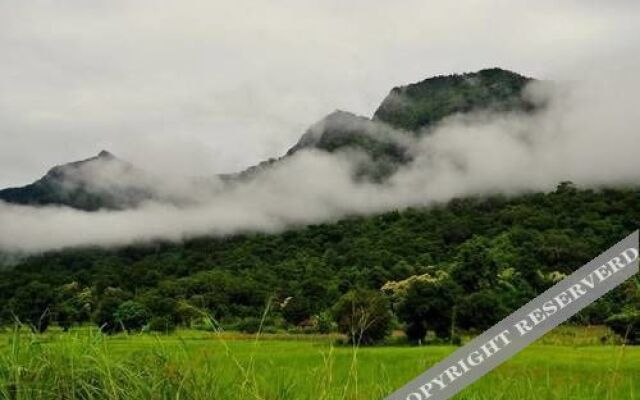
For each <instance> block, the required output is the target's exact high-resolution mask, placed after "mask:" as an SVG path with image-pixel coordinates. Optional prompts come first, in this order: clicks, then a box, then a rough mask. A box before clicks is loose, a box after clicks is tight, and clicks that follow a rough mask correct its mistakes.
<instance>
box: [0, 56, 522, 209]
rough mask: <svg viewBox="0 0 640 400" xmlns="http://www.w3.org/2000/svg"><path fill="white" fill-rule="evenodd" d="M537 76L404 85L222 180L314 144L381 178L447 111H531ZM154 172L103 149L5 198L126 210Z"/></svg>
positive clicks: (486, 73)
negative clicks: (526, 93)
mask: <svg viewBox="0 0 640 400" xmlns="http://www.w3.org/2000/svg"><path fill="white" fill-rule="evenodd" d="M531 81H532V79H531V78H527V77H524V76H522V75H519V74H516V73H514V72H510V71H506V70H502V69H499V68H493V69H485V70H481V71H478V72H474V73H466V74H462V75H449V76H437V77H433V78H429V79H426V80H423V81H421V82H417V83H413V84H410V85H407V86H400V87H396V88H393V89H392V90H391V92H390V93H389V95H387V96H386V98H385V99H384V100H383V101H382V103H381V104H380V106H379V107H378V109H377V110H376V111H375V113H374V115H373V118H367V117H363V116H358V115H355V114H352V113H349V112H346V111H340V110H337V111H334V112H333V113H331V114H329V115H327V116H326V117H325V118H323V119H322V120H320V121H318V122H316V123H315V124H313V125H312V126H311V127H309V129H307V131H306V132H305V133H304V134H303V135H302V136H301V138H300V139H299V140H298V142H297V143H296V144H295V145H294V146H293V147H291V148H290V149H289V151H287V153H286V154H285V155H283V156H282V157H280V158H272V159H269V160H267V161H263V162H261V163H260V164H258V165H256V166H253V167H250V168H248V169H246V170H244V171H241V172H239V173H235V174H226V175H220V176H219V178H222V180H223V181H225V182H237V181H242V180H246V179H251V178H252V177H253V176H255V175H256V174H257V173H259V172H260V171H263V170H265V169H267V168H269V167H271V166H272V165H273V164H274V163H277V162H278V161H280V160H281V159H283V158H286V157H290V156H292V155H294V154H296V153H298V152H300V151H306V150H309V149H315V150H319V151H325V152H330V153H335V152H343V151H354V150H357V151H360V152H363V153H365V154H367V155H368V159H364V160H363V161H360V162H359V164H358V165H357V167H356V171H355V178H356V179H367V180H371V181H374V182H381V181H383V180H385V179H386V178H387V177H389V176H391V175H392V174H393V173H394V172H395V171H396V170H397V169H398V167H399V166H401V165H403V164H406V163H409V162H411V160H412V158H411V154H410V151H409V148H410V146H411V143H412V142H413V141H414V140H415V138H417V137H419V136H421V135H423V134H425V132H428V129H429V128H430V127H433V126H434V125H436V124H437V123H438V122H440V121H442V120H443V119H445V118H446V117H449V116H452V115H454V114H456V113H466V112H473V111H481V110H490V111H498V112H505V111H512V110H530V109H531V108H532V105H530V104H529V103H527V102H526V100H525V99H523V97H522V91H523V89H524V87H525V86H526V85H527V84H528V83H529V82H531ZM148 178H149V177H148V176H145V172H143V171H141V170H138V169H136V168H135V167H133V166H132V165H131V164H129V163H127V162H125V161H123V160H120V159H118V158H117V157H115V156H114V155H113V154H111V153H109V152H107V151H102V152H100V154H98V155H97V156H95V157H92V158H89V159H86V160H82V161H77V162H73V163H69V164H65V165H61V166H57V167H54V168H52V169H51V170H50V171H49V172H48V173H47V174H46V175H45V176H44V177H43V178H41V179H39V180H38V181H36V182H34V183H32V184H30V185H26V186H23V187H18V188H10V189H5V190H0V200H4V201H5V202H9V203H15V204H28V205H64V206H69V207H73V208H77V209H81V210H86V211H95V210H99V209H125V208H131V207H135V206H137V205H138V204H140V203H141V202H143V201H145V200H149V199H151V198H153V197H154V193H155V192H157V189H158V188H157V187H153V186H154V185H156V184H157V183H158V179H155V180H152V179H148ZM152 182H156V183H152ZM164 200H167V201H182V199H177V200H176V199H164Z"/></svg>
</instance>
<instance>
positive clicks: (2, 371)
mask: <svg viewBox="0 0 640 400" xmlns="http://www.w3.org/2000/svg"><path fill="white" fill-rule="evenodd" d="M337 342H338V338H337V337H336V336H331V335H291V334H271V335H267V334H264V335H261V336H251V335H246V334H237V333H229V332H225V333H215V332H202V331H178V332H176V333H174V334H170V335H151V334H135V335H126V334H120V335H114V336H106V335H102V334H100V333H99V332H97V331H96V330H95V329H93V328H78V329H76V330H73V331H71V332H67V333H63V332H61V331H56V330H52V331H51V332H49V333H47V334H44V335H32V334H30V333H28V332H25V331H21V332H15V331H13V332H12V331H5V332H3V333H0V398H2V399H113V400H115V399H262V400H275V399H283V400H284V399H309V400H310V399H315V400H329V399H348V400H356V399H358V400H360V399H362V400H364V399H381V398H384V396H385V395H386V394H389V393H390V392H392V391H393V389H395V388H398V387H400V386H402V385H403V384H404V383H406V382H407V381H409V380H410V379H411V378H413V377H415V376H416V375H418V374H419V373H420V372H422V371H424V370H425V369H427V368H428V367H429V366H431V365H432V364H434V363H435V362H437V361H438V360H440V359H442V358H443V357H444V356H446V355H447V354H448V353H450V352H452V351H454V350H455V348H456V347H454V346H446V345H433V346H422V347H411V346H406V345H401V344H396V345H393V344H388V345H384V346H376V347H361V348H354V347H350V346H346V345H339V344H336V343H337ZM456 398H457V399H468V400H471V399H473V400H476V399H518V400H528V399H532V400H533V399H536V400H539V399H581V400H585V399H587V400H588V399H593V400H617V399H625V400H626V399H638V398H640V347H632V346H621V345H617V344H614V339H613V337H612V336H610V335H609V333H608V332H607V331H606V330H605V329H604V328H591V329H589V328H572V327H560V328H559V329H557V330H556V331H554V332H552V333H551V334H549V335H547V336H546V337H544V338H542V339H541V340H540V341H539V342H537V343H536V344H534V345H532V346H530V347H529V348H527V349H526V350H524V351H523V352H522V353H520V354H518V355H517V356H516V357H514V358H513V359H511V360H509V361H508V362H507V363H505V364H503V365H502V366H501V367H499V368H498V369H496V370H495V371H493V372H491V373H489V374H488V375H487V376H485V377H484V378H483V379H481V380H480V381H478V382H476V383H475V384H474V385H472V386H470V387H469V388H467V389H466V390H465V391H463V392H462V393H461V394H460V395H458V396H457V397H456Z"/></svg>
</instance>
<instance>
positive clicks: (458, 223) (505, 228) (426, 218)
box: [0, 184, 640, 336]
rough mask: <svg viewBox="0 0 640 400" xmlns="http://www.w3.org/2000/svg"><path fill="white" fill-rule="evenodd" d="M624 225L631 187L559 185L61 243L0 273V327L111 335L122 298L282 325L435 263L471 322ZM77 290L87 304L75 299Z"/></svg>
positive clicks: (175, 315)
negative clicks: (224, 232) (260, 230)
mask: <svg viewBox="0 0 640 400" xmlns="http://www.w3.org/2000/svg"><path fill="white" fill-rule="evenodd" d="M638 226H640V192H638V191H637V190H631V189H615V190H613V189H606V190H601V191H592V190H579V189H577V188H575V187H573V186H571V185H568V184H564V185H562V186H560V187H559V188H558V190H557V191H555V192H552V193H531V194H527V195H521V196H518V197H514V198H510V199H508V198H505V197H500V196H494V197H489V198H467V199H457V200H454V201H451V202H449V203H447V204H443V205H439V206H434V207H432V208H416V209H406V210H402V211H394V212H389V213H385V214H382V215H377V216H369V217H358V218H347V219H344V220H342V221H338V222H335V223H327V224H321V225H311V226H307V227H304V228H300V229H297V230H290V231H286V232H283V233H280V234H270V235H267V234H248V235H240V236H234V237H227V238H200V239H194V240H189V241H187V242H185V243H180V244H169V243H155V244H150V245H145V246H129V247H123V248H119V249H111V250H105V249H99V248H85V249H69V250H65V251H60V252H54V253H49V254H44V255H40V256H33V257H29V258H26V259H24V260H23V261H22V262H21V263H19V264H18V265H16V266H15V267H14V268H13V269H12V270H4V271H0V305H1V307H0V312H2V321H4V323H5V324H11V323H13V321H14V317H13V315H12V313H15V314H16V316H18V317H19V318H20V319H21V320H23V321H28V322H29V323H30V324H36V325H37V324H39V323H40V317H41V316H42V315H43V313H44V312H45V311H47V313H46V314H45V319H44V320H43V324H42V325H41V326H43V327H44V326H46V324H47V323H48V322H49V320H50V319H53V321H54V322H56V323H59V324H61V325H63V326H67V327H68V326H71V324H74V323H83V322H86V320H87V315H86V312H89V311H90V312H91V313H92V318H91V319H92V321H93V322H94V323H96V324H97V325H99V326H103V325H104V329H105V331H107V332H112V331H117V330H119V329H120V326H119V325H118V323H117V321H115V319H114V313H115V311H116V310H117V309H118V307H119V306H120V304H121V303H123V302H124V301H126V300H135V301H136V302H138V303H140V304H142V305H143V306H144V307H145V308H146V309H147V310H148V311H149V313H150V317H161V318H168V319H170V320H171V321H173V323H174V324H175V325H185V326H190V325H191V322H192V320H195V319H197V318H198V317H199V314H198V311H196V310H200V311H203V312H206V313H208V314H210V315H211V316H213V317H214V318H215V319H216V320H218V321H221V322H222V323H223V324H224V325H226V326H231V325H232V324H234V323H236V322H237V321H238V320H241V319H243V318H249V317H251V318H258V317H260V316H261V315H262V313H263V312H264V310H265V304H266V303H267V301H268V299H270V298H273V299H275V301H274V306H273V307H272V308H271V311H270V312H269V315H270V316H274V318H281V317H282V318H287V320H288V321H289V324H290V325H294V324H297V323H300V322H304V321H305V320H313V318H314V316H315V315H317V314H319V313H321V312H322V311H323V310H328V309H330V308H331V307H332V305H333V304H335V303H336V301H337V300H338V299H339V298H340V296H342V295H343V294H345V293H347V292H348V291H350V290H352V289H355V288H370V289H379V288H380V287H381V286H382V285H384V283H385V282H387V281H392V280H394V281H399V280H403V279H406V278H408V277H410V276H413V275H422V274H425V273H427V272H429V273H434V272H435V271H440V270H441V271H446V272H448V273H449V274H450V275H451V276H452V277H453V280H454V281H456V282H457V283H458V284H459V285H460V286H463V287H466V288H467V289H468V290H467V291H465V293H463V294H462V297H460V298H459V299H458V300H457V301H456V304H457V305H458V306H457V311H456V313H457V318H456V321H455V324H454V325H455V326H456V327H457V328H464V329H476V330H480V329H482V328H483V327H485V326H488V325H487V324H491V323H494V322H497V319H498V318H499V317H500V316H501V315H503V314H504V313H505V312H508V311H513V310H515V309H517V308H518V307H520V306H521V305H523V304H525V303H526V301H528V300H530V299H531V298H533V297H534V296H535V295H536V294H539V293H542V291H544V290H546V289H547V288H548V287H550V286H551V285H552V284H553V282H554V280H553V279H554V277H555V276H556V275H558V274H559V273H562V274H568V273H570V272H572V271H573V270H575V269H576V268H578V267H580V266H582V265H583V264H584V263H585V262H587V261H589V260H590V259H591V258H593V257H595V256H596V255H598V254H599V253H600V252H601V251H602V250H603V249H606V248H608V247H609V246H611V245H612V244H614V243H616V242H617V241H619V240H620V239H621V238H623V237H625V236H626V235H627V234H629V233H630V232H632V231H633V230H635V229H637V228H638ZM429 266H433V267H432V268H428V267H429ZM463 266H464V268H463ZM458 279H459V282H458ZM70 283H75V284H72V285H71V286H69V289H67V290H66V291H65V290H62V289H61V288H62V287H64V286H67V285H69V284H70ZM33 285H36V286H37V287H35V288H34V287H33ZM41 285H44V286H43V287H41ZM47 288H48V289H47ZM87 291H88V292H87ZM51 292H54V293H51ZM31 293H34V294H36V295H37V296H32V295H31ZM47 293H51V296H49V295H47ZM81 293H83V295H84V296H88V299H89V300H86V298H85V300H82V301H78V299H77V296H78V295H79V294H81ZM466 296H470V297H468V298H467V297H466ZM288 297H291V298H292V299H291V305H292V306H293V305H294V301H295V300H299V304H298V305H296V307H292V308H291V309H290V310H287V307H288V306H287V307H284V308H282V307H280V306H279V304H280V303H283V302H284V300H285V299H287V298H288ZM635 298H636V297H633V295H632V291H631V289H629V288H628V287H625V288H620V289H617V290H615V291H613V292H612V293H610V294H608V295H607V296H605V298H603V299H601V300H599V301H598V302H596V303H595V304H594V305H592V306H590V307H589V308H588V309H587V310H585V311H584V312H583V313H580V314H579V315H578V316H577V317H576V318H575V319H574V322H576V323H584V324H602V323H604V321H605V320H606V319H607V318H609V317H610V316H611V315H614V314H619V313H622V312H623V308H624V307H625V306H626V305H628V304H636V303H633V302H634V301H637V300H634V299H635ZM276 303H278V304H276ZM82 304H85V305H87V304H88V305H89V307H90V308H89V309H88V310H86V311H85V309H84V308H83V307H84V306H82ZM478 314H480V315H482V318H480V317H478ZM427 322H428V321H427ZM444 325H446V324H443V328H442V330H443V331H444ZM418 328H421V327H420V326H419V325H418V326H415V327H410V326H409V325H407V329H418ZM422 329H426V326H425V327H422ZM429 329H433V328H429ZM418 336H419V335H418Z"/></svg>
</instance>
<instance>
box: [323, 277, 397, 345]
mask: <svg viewBox="0 0 640 400" xmlns="http://www.w3.org/2000/svg"><path fill="white" fill-rule="evenodd" d="M332 312H333V316H334V319H335V321H336V323H337V324H338V329H339V331H340V332H342V333H344V334H346V335H347V337H348V339H349V342H350V343H353V344H356V345H361V344H362V345H368V344H373V343H376V342H380V341H381V340H383V339H384V338H386V337H387V336H388V335H389V334H390V333H391V327H392V319H393V315H392V314H391V310H390V308H389V302H388V300H387V299H386V298H385V297H384V295H383V294H382V293H381V292H379V291H375V290H366V289H355V290H351V291H349V292H347V293H346V294H345V295H343V296H342V297H341V298H340V299H339V300H338V302H337V303H336V304H335V305H334V307H333V310H332Z"/></svg>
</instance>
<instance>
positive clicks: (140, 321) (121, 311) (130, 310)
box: [113, 300, 149, 331]
mask: <svg viewBox="0 0 640 400" xmlns="http://www.w3.org/2000/svg"><path fill="white" fill-rule="evenodd" d="M113 317H114V319H115V321H116V322H117V324H118V325H120V326H121V327H122V329H126V330H127V331H139V330H141V329H142V327H144V326H145V325H146V324H147V322H148V321H149V311H147V309H146V308H145V307H144V306H143V305H142V304H140V303H138V302H135V301H133V300H127V301H125V302H123V303H121V304H120V305H119V306H118V308H117V309H116V311H115V313H114V314H113Z"/></svg>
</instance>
